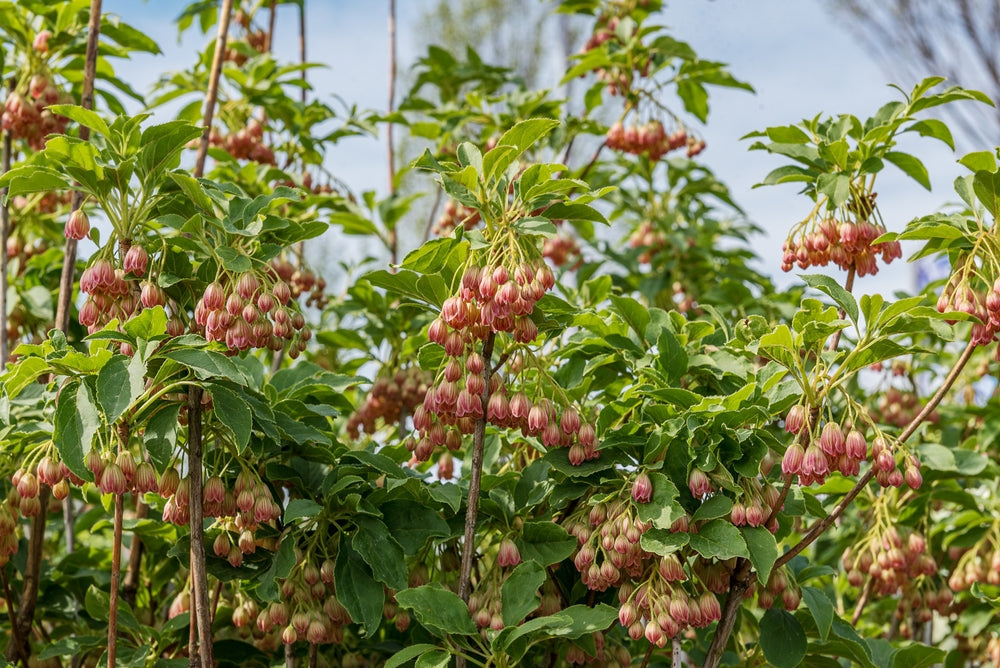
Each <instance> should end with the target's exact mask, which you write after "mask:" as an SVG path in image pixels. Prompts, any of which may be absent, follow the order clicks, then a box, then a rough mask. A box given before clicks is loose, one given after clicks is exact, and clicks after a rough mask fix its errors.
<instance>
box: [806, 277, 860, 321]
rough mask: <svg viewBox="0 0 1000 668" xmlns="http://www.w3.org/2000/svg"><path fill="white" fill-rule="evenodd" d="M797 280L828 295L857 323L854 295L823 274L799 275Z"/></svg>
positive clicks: (856, 306) (856, 305) (856, 303)
mask: <svg viewBox="0 0 1000 668" xmlns="http://www.w3.org/2000/svg"><path fill="white" fill-rule="evenodd" d="M799 278H801V279H802V280H803V281H805V282H806V285H808V286H809V287H811V288H813V289H815V290H819V291H821V292H825V293H826V294H828V295H829V296H830V297H832V298H833V301H834V302H836V304H837V306H839V307H840V308H842V309H844V313H846V314H847V315H848V316H850V318H851V320H852V321H853V322H854V323H857V322H858V302H857V301H856V300H855V299H854V295H852V294H851V293H850V292H848V291H847V290H845V289H844V288H843V287H841V285H840V283H838V282H837V281H835V280H834V279H832V278H830V277H829V276H825V275H823V274H800V275H799Z"/></svg>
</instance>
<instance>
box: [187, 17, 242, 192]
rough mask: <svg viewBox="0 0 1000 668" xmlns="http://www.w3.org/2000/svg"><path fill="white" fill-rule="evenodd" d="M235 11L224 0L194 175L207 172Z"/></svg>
mask: <svg viewBox="0 0 1000 668" xmlns="http://www.w3.org/2000/svg"><path fill="white" fill-rule="evenodd" d="M232 11H233V0H222V6H221V7H220V8H219V32H218V34H217V35H216V37H215V55H214V56H213V57H212V73H211V76H210V77H209V80H208V92H207V93H206V95H205V113H204V121H203V122H204V124H205V126H204V127H203V128H202V130H201V143H199V144H198V155H197V157H196V158H195V162H194V175H195V176H196V177H201V176H204V174H205V159H206V158H207V157H208V135H209V133H210V132H211V130H212V120H213V119H214V118H215V103H216V101H217V100H218V98H219V79H220V78H221V75H222V60H223V57H224V56H225V53H226V39H227V37H228V36H229V16H230V14H232Z"/></svg>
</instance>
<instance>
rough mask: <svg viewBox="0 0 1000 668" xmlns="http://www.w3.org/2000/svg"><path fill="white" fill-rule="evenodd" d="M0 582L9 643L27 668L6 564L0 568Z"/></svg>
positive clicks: (26, 658) (26, 659)
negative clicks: (5, 606) (8, 622)
mask: <svg viewBox="0 0 1000 668" xmlns="http://www.w3.org/2000/svg"><path fill="white" fill-rule="evenodd" d="M0 580H2V581H3V597H4V600H5V601H6V603H7V617H8V618H9V619H10V634H11V642H12V643H14V647H15V648H16V649H17V658H18V660H19V661H20V662H21V665H23V666H24V668H28V655H27V654H26V653H25V651H24V641H23V640H22V639H21V630H20V629H19V628H18V626H17V616H16V615H15V614H14V598H13V596H11V594H10V582H9V581H8V580H7V566H6V564H5V565H3V566H0Z"/></svg>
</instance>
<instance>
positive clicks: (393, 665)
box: [384, 643, 438, 668]
mask: <svg viewBox="0 0 1000 668" xmlns="http://www.w3.org/2000/svg"><path fill="white" fill-rule="evenodd" d="M437 649H438V646H437V645H429V644H427V643H420V644H419V645H410V646H409V647H406V648H404V649H401V650H399V651H398V652H396V653H395V654H393V655H392V656H391V657H389V660H388V661H386V662H385V666H384V668H399V666H402V665H404V664H406V663H409V662H410V661H412V660H413V659H415V658H417V657H418V656H420V655H422V654H426V653H428V652H431V651H434V650H437Z"/></svg>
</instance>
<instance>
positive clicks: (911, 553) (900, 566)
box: [841, 523, 937, 596]
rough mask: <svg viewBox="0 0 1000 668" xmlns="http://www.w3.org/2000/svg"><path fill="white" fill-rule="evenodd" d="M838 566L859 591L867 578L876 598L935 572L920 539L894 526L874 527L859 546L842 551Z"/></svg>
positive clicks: (923, 543)
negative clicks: (872, 584)
mask: <svg viewBox="0 0 1000 668" xmlns="http://www.w3.org/2000/svg"><path fill="white" fill-rule="evenodd" d="M841 563H842V564H843V566H844V570H845V571H846V572H847V581H848V582H849V583H850V584H851V586H853V587H861V586H862V585H864V582H865V576H868V577H870V578H871V579H872V580H873V582H874V592H875V593H876V594H878V595H880V596H888V595H892V594H895V593H897V592H898V591H899V590H901V589H903V588H904V587H906V586H907V585H908V584H909V583H910V582H911V581H913V580H914V579H916V578H917V577H918V576H920V575H928V576H929V575H934V574H935V573H936V572H937V563H936V562H935V561H934V557H932V556H931V555H930V554H928V552H927V540H926V539H925V538H924V536H923V535H922V534H921V533H920V532H919V531H916V530H912V529H909V528H907V527H903V526H897V525H895V524H883V523H876V526H874V527H873V529H872V531H869V532H868V533H867V534H865V535H864V536H863V537H862V538H861V540H860V542H859V543H857V544H855V545H853V546H850V547H848V548H847V549H846V550H845V551H844V555H843V557H841Z"/></svg>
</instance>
